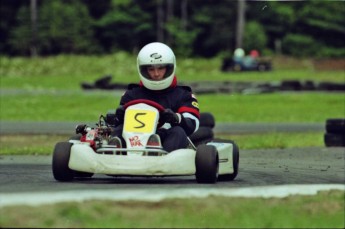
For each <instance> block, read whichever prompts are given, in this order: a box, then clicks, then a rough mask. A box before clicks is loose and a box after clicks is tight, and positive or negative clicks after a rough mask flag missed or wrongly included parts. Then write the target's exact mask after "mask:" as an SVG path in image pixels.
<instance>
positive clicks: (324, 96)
mask: <svg viewBox="0 0 345 229" xmlns="http://www.w3.org/2000/svg"><path fill="white" fill-rule="evenodd" d="M273 62H274V63H273V66H274V70H273V71H271V72H241V73H234V72H227V73H224V72H221V71H219V68H220V65H221V59H220V58H213V59H178V75H181V77H180V79H181V80H183V81H190V82H191V81H209V80H215V81H222V80H228V81H229V80H230V81H277V80H285V79H289V80H291V79H298V80H314V81H333V82H344V79H345V78H344V76H345V75H344V72H343V71H318V72H317V71H315V70H314V68H313V65H312V61H311V60H295V59H292V58H287V57H276V58H274V59H273ZM0 63H1V65H0V76H1V78H0V89H1V93H0V106H1V109H0V120H2V121H18V122H21V121H47V122H48V121H72V122H76V124H78V123H80V122H96V121H97V119H98V117H99V115H100V114H105V113H106V112H107V111H108V110H110V109H115V108H116V107H117V105H118V103H119V100H120V96H121V94H122V92H121V91H120V92H115V91H92V92H89V91H88V92H86V91H83V90H81V88H80V83H81V82H84V81H86V82H93V81H94V80H96V79H98V78H99V77H100V76H102V75H106V74H111V75H113V76H114V78H113V81H116V82H122V83H129V82H137V81H138V77H137V70H136V65H135V56H133V55H129V54H126V53H121V52H120V53H116V54H113V55H107V56H70V55H61V56H56V57H44V58H43V57H42V58H32V59H30V58H20V57H18V58H7V57H0ZM180 73H181V74H180ZM197 97H198V100H199V104H200V111H201V112H212V114H213V115H214V116H215V119H216V122H249V123H259V122H261V123H262V122H264V123H281V122H288V123H289V122H291V123H292V122H307V123H323V122H325V120H326V119H328V118H343V117H344V109H345V104H344V100H345V97H344V94H343V93H324V92H309V93H271V94H257V95H242V94H203V95H197ZM72 131H73V130H71V132H72ZM322 136H323V133H304V134H303V136H301V134H298V133H292V134H286V133H270V134H264V135H261V134H260V135H247V136H243V135H241V136H226V137H225V138H231V139H233V140H235V141H236V142H239V145H240V148H241V149H252V148H274V147H278V148H284V147H305V146H320V145H323V143H322ZM0 139H1V150H0V153H1V154H17V153H20V154H49V153H50V152H51V149H52V148H53V145H54V143H55V142H57V141H58V140H59V139H60V136H45V137H44V136H32V137H29V136H19V137H14V136H0ZM25 139H27V140H25ZM299 139H308V141H301V140H299ZM20 142H21V143H20ZM31 142H32V143H35V144H31ZM9 143H11V144H13V145H15V146H16V147H12V146H11V144H9ZM38 145H39V146H38Z"/></svg>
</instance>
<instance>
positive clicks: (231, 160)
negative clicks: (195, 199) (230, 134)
mask: <svg viewBox="0 0 345 229" xmlns="http://www.w3.org/2000/svg"><path fill="white" fill-rule="evenodd" d="M124 107H125V109H126V111H125V120H124V128H123V134H122V136H123V138H124V139H125V141H126V146H125V147H119V144H117V145H116V144H115V145H114V144H109V143H110V142H111V141H110V139H111V138H110V136H109V134H110V132H111V127H112V123H113V122H112V120H113V118H114V114H113V113H108V114H107V115H106V117H104V116H103V115H101V116H100V118H99V122H98V124H97V126H96V127H95V128H90V127H87V128H86V129H85V130H84V131H82V134H79V135H77V136H76V137H72V139H71V140H69V141H66V142H58V143H57V144H56V145H55V148H54V152H53V163H52V171H53V175H54V178H55V179H56V180H58V181H72V180H73V179H74V178H77V177H92V176H93V175H94V174H106V175H109V176H149V177H150V176H152V177H164V176H188V175H195V177H196V181H197V182H198V183H215V182H217V180H225V181H226V180H228V181H230V180H234V179H235V178H236V176H237V174H238V167H239V149H238V147H237V145H236V144H235V143H234V142H233V141H230V140H215V139H211V140H210V139H207V140H205V141H203V139H202V138H200V136H202V135H203V134H204V136H208V137H209V135H207V134H206V135H205V132H204V133H201V135H200V136H199V137H198V136H194V139H195V141H194V143H195V144H197V145H195V144H194V143H193V142H192V140H191V139H190V138H188V140H189V142H190V143H189V146H188V147H187V148H185V149H178V150H175V151H172V152H167V151H165V150H164V149H163V148H162V144H161V141H160V138H159V136H158V135H157V134H155V132H156V129H157V128H158V127H159V126H160V125H161V123H160V122H159V114H160V112H162V111H163V110H164V108H163V107H162V106H161V105H159V104H157V103H155V102H153V101H149V100H135V101H132V102H130V103H128V104H126V105H125V106H124ZM208 121H210V118H208ZM211 121H212V120H211ZM211 125H212V123H211ZM201 129H202V128H201Z"/></svg>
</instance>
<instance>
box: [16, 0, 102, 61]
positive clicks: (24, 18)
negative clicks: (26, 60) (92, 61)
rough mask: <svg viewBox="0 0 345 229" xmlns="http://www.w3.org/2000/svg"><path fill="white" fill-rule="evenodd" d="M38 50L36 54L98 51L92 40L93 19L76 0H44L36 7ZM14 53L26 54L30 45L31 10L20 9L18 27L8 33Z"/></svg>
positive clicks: (26, 7) (26, 8) (25, 7)
mask: <svg viewBox="0 0 345 229" xmlns="http://www.w3.org/2000/svg"><path fill="white" fill-rule="evenodd" d="M37 24H38V27H37V36H36V39H37V51H38V53H39V54H43V55H48V54H49V55H51V54H59V53H91V52H95V51H96V50H97V45H95V44H94V43H93V42H92V36H93V32H92V29H91V28H92V19H91V17H89V14H88V10H87V8H86V6H85V5H83V4H81V3H80V2H79V1H72V2H68V1H67V2H66V3H65V2H63V1H58V0H51V1H43V2H42V5H40V7H39V9H38V22H37ZM10 36H11V40H10V44H11V47H12V49H13V50H14V52H15V53H17V54H21V55H28V53H29V51H30V44H31V24H30V11H29V8H28V6H26V5H24V6H22V7H21V8H20V10H19V12H18V16H17V26H15V28H14V29H13V30H12V32H11V33H10Z"/></svg>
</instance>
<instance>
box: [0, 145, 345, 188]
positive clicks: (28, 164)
mask: <svg viewBox="0 0 345 229" xmlns="http://www.w3.org/2000/svg"><path fill="white" fill-rule="evenodd" d="M240 155H241V156H240V170H239V175H238V177H237V178H236V179H235V180H234V181H232V182H218V183H216V184H210V185H209V184H207V185H206V184H205V185H204V184H203V185H201V184H197V183H196V181H195V178H194V176H187V177H164V178H130V177H121V178H114V177H110V176H105V175H95V176H94V177H93V178H91V179H78V180H74V181H73V182H67V183H63V182H57V181H55V180H54V178H53V175H52V172H51V157H50V156H1V157H0V194H1V193H3V194H4V193H20V192H38V191H39V192H50V191H54V192H55V191H68V190H85V189H88V190H111V189H112V190H114V189H116V190H123V191H126V190H127V191H129V190H138V189H140V190H152V191H154V190H156V191H158V192H159V191H160V190H169V189H174V190H176V189H181V190H183V189H186V188H189V189H190V188H193V189H198V188H211V187H212V188H216V189H223V188H238V187H254V186H275V185H282V184H344V181H345V165H344V162H345V148H343V147H331V148H324V147H315V148H295V149H277V150H243V151H240Z"/></svg>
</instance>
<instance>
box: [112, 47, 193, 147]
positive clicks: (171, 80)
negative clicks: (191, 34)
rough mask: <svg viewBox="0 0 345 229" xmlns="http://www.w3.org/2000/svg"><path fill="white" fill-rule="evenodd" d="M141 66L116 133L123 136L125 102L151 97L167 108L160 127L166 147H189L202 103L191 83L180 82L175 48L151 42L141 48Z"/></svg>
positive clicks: (119, 110) (118, 118) (119, 114)
mask: <svg viewBox="0 0 345 229" xmlns="http://www.w3.org/2000/svg"><path fill="white" fill-rule="evenodd" d="M137 67H138V72H139V77H140V83H139V84H129V85H128V90H127V91H126V92H125V93H124V94H123V96H122V97H121V100H120V106H119V107H118V108H117V110H116V114H115V116H116V117H115V123H116V124H115V126H116V127H115V128H114V131H113V133H112V136H117V137H119V138H122V137H121V136H122V129H123V121H124V113H125V111H124V108H123V105H125V104H126V103H128V102H130V101H132V100H137V99H147V100H151V101H154V102H156V103H158V104H160V105H161V106H163V107H164V108H165V110H164V111H163V112H162V113H161V116H160V122H163V123H164V125H163V126H162V127H161V128H158V129H157V134H158V135H159V136H160V139H161V142H162V147H163V149H164V150H166V151H168V152H171V151H173V150H177V149H181V148H186V147H187V146H188V145H189V142H188V139H187V136H189V135H191V134H192V133H194V132H195V131H196V130H197V129H198V128H199V105H198V101H197V99H196V97H195V96H194V95H193V93H192V90H191V88H190V87H187V86H178V85H177V78H176V76H175V70H176V59H175V55H174V53H173V51H172V50H171V49H170V48H169V47H168V46H167V45H165V44H163V43H159V42H153V43H149V44H147V45H146V46H144V47H143V48H142V49H141V50H140V52H139V54H138V58H137ZM122 142H123V143H124V141H123V139H122ZM109 144H110V142H109Z"/></svg>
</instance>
